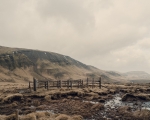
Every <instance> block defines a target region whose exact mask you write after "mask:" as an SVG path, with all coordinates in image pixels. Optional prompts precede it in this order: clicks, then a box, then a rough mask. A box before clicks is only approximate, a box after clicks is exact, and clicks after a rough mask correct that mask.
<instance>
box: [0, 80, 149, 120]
mask: <svg viewBox="0 0 150 120" xmlns="http://www.w3.org/2000/svg"><path fill="white" fill-rule="evenodd" d="M26 88H28V85H27V84H14V83H2V84H0V115H1V116H0V120H13V118H14V113H15V111H16V110H18V111H19V118H20V120H82V119H84V120H107V119H109V120H131V119H133V120H150V102H149V101H150V84H102V88H101V89H99V88H98V87H96V88H93V89H92V88H90V87H89V88H73V89H66V88H61V89H49V90H46V89H44V88H43V89H37V91H36V92H34V91H30V90H29V89H26Z"/></svg>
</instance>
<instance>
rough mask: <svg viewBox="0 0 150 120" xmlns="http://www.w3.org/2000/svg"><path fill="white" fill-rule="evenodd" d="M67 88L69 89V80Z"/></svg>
mask: <svg viewBox="0 0 150 120" xmlns="http://www.w3.org/2000/svg"><path fill="white" fill-rule="evenodd" d="M67 88H68V89H69V80H67Z"/></svg>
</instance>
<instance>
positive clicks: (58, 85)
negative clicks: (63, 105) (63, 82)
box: [57, 80, 59, 88]
mask: <svg viewBox="0 0 150 120" xmlns="http://www.w3.org/2000/svg"><path fill="white" fill-rule="evenodd" d="M57 88H59V81H58V80H57Z"/></svg>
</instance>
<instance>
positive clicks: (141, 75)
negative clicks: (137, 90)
mask: <svg viewBox="0 0 150 120" xmlns="http://www.w3.org/2000/svg"><path fill="white" fill-rule="evenodd" d="M122 75H123V76H124V77H126V78H127V79H128V80H129V81H131V82H138V83H143V82H144V83H147V82H148V83H150V74H148V73H146V72H144V71H130V72H126V73H123V74H122Z"/></svg>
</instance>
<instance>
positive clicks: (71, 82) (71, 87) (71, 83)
mask: <svg viewBox="0 0 150 120" xmlns="http://www.w3.org/2000/svg"><path fill="white" fill-rule="evenodd" d="M70 87H71V89H72V80H70Z"/></svg>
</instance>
